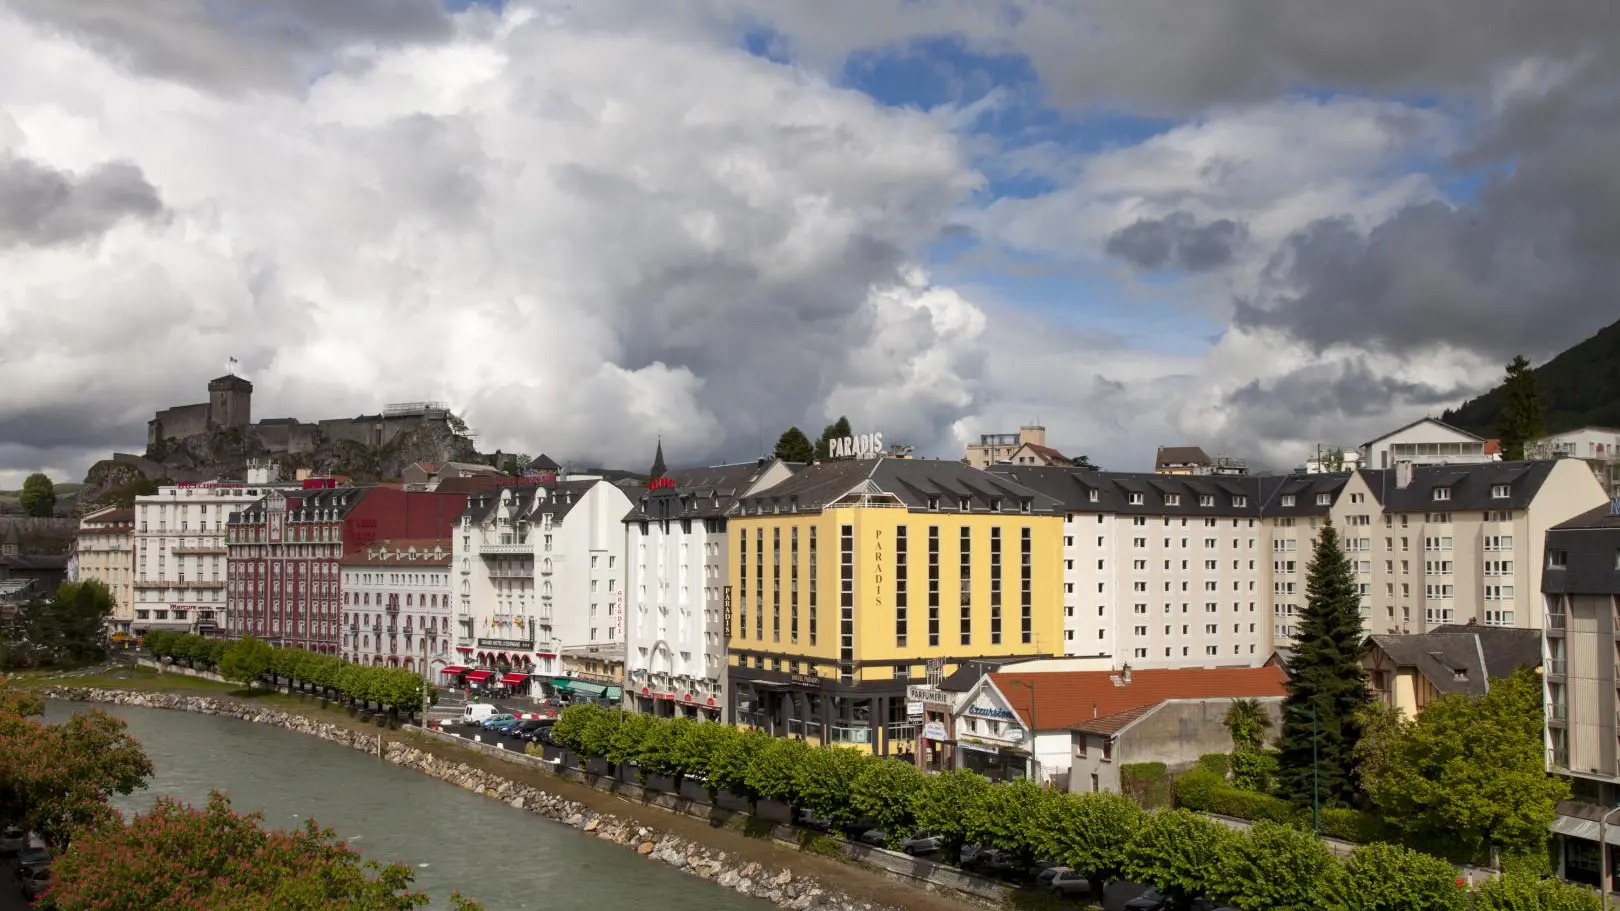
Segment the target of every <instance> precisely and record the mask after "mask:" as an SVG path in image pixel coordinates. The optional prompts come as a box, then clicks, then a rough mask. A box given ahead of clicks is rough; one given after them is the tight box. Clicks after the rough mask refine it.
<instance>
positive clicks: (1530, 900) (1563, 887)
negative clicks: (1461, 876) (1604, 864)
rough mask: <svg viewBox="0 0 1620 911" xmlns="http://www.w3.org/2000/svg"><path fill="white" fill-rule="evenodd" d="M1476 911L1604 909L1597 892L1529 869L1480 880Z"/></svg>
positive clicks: (1475, 902)
mask: <svg viewBox="0 0 1620 911" xmlns="http://www.w3.org/2000/svg"><path fill="white" fill-rule="evenodd" d="M1474 908H1475V911H1602V909H1603V899H1602V898H1600V897H1598V894H1597V893H1596V892H1593V891H1592V890H1591V889H1588V888H1585V887H1584V886H1577V885H1575V884H1574V883H1566V882H1560V881H1559V880H1556V879H1543V878H1541V877H1539V876H1534V875H1531V874H1528V873H1503V874H1502V875H1501V876H1493V877H1491V878H1490V879H1488V880H1486V881H1485V882H1483V883H1481V884H1480V887H1479V891H1478V892H1477V893H1476V894H1475V901H1474Z"/></svg>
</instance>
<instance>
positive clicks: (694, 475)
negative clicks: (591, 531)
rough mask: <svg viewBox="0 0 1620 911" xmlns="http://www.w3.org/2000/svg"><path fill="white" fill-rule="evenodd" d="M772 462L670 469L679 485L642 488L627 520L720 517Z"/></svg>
mask: <svg viewBox="0 0 1620 911" xmlns="http://www.w3.org/2000/svg"><path fill="white" fill-rule="evenodd" d="M772 464H773V463H772V462H770V461H766V462H765V463H764V464H761V463H760V462H757V461H755V462H737V463H735V464H731V465H714V466H711V467H708V468H686V469H682V470H680V471H671V472H668V473H666V474H665V475H664V477H666V478H668V479H670V480H671V481H674V482H675V488H674V489H673V490H671V489H668V488H665V489H661V490H642V491H641V492H640V494H639V495H637V496H639V502H637V503H636V505H635V506H634V507H633V508H632V509H631V510H630V511H629V512H628V513H625V516H624V521H626V522H641V521H658V520H663V519H718V518H720V517H722V516H724V515H725V514H726V513H727V512H729V511H730V510H731V508H732V507H733V506H735V505H736V503H737V498H738V497H740V496H742V494H743V492H744V491H746V490H748V488H749V487H751V486H753V484H754V482H755V481H757V480H759V476H760V475H762V474H764V473H765V471H766V469H768V468H770V467H771V465H772ZM784 464H787V463H784Z"/></svg>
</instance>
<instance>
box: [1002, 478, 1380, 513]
mask: <svg viewBox="0 0 1620 911" xmlns="http://www.w3.org/2000/svg"><path fill="white" fill-rule="evenodd" d="M988 470H989V471H991V472H993V473H995V474H999V475H1003V476H1005V477H1007V478H1008V479H1010V480H1012V481H1014V482H1015V483H1018V484H1022V485H1024V486H1026V487H1030V488H1033V489H1035V490H1038V491H1040V492H1041V493H1043V494H1045V495H1046V496H1049V497H1052V498H1054V499H1056V500H1058V501H1059V502H1061V503H1063V505H1064V509H1065V510H1066V511H1068V512H1075V513H1114V514H1122V515H1141V516H1185V517H1188V518H1202V517H1206V516H1222V517H1242V516H1247V517H1251V518H1259V517H1273V516H1322V515H1326V514H1327V512H1328V509H1329V508H1330V507H1331V505H1332V503H1333V502H1334V501H1336V500H1337V499H1338V497H1339V493H1340V491H1342V490H1343V489H1344V485H1345V484H1346V483H1347V482H1348V481H1349V479H1350V475H1349V474H1348V473H1344V474H1313V475H1306V474H1300V475H1281V476H1276V477H1264V476H1259V475H1168V474H1148V473H1141V472H1124V471H1089V470H1085V469H1079V468H1060V467H1052V468H1046V467H1041V466H1027V465H992V466H991V467H990V468H989V469H988ZM1094 492H1095V494H1096V496H1095V498H1093V496H1092V495H1093V493H1094ZM1132 494H1141V500H1142V502H1141V503H1139V504H1137V503H1132V502H1131V495H1132ZM1320 494H1326V495H1327V497H1328V502H1327V503H1318V502H1317V496H1318V495H1320ZM1290 496H1291V497H1293V498H1294V499H1293V505H1285V504H1287V503H1288V499H1287V498H1288V497H1290ZM1206 503H1207V504H1208V505H1204V504H1206Z"/></svg>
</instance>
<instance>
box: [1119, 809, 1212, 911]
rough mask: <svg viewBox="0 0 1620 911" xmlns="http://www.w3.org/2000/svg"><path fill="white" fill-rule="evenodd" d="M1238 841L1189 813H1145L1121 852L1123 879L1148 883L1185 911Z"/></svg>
mask: <svg viewBox="0 0 1620 911" xmlns="http://www.w3.org/2000/svg"><path fill="white" fill-rule="evenodd" d="M1236 837H1237V836H1236V834H1235V833H1234V832H1233V831H1232V830H1231V829H1228V828H1227V827H1226V826H1224V825H1222V824H1221V823H1218V822H1216V821H1214V820H1213V819H1210V818H1208V817H1206V816H1200V815H1199V814H1197V813H1194V812H1192V811H1190V810H1159V811H1158V812H1155V813H1149V814H1148V816H1147V819H1146V820H1144V821H1143V823H1142V826H1141V827H1140V828H1139V829H1137V831H1136V836H1135V837H1134V838H1132V839H1131V841H1130V844H1128V845H1126V847H1125V865H1124V866H1125V875H1126V876H1127V877H1129V878H1130V879H1132V880H1133V881H1136V882H1144V883H1151V884H1152V885H1154V886H1157V887H1158V888H1159V890H1160V891H1162V892H1163V893H1164V894H1165V895H1168V896H1169V897H1170V899H1171V900H1172V901H1173V902H1175V903H1176V907H1179V908H1184V907H1187V905H1188V904H1189V903H1190V902H1191V900H1192V899H1194V898H1197V897H1198V896H1200V895H1203V894H1204V893H1205V892H1208V891H1209V890H1210V887H1211V886H1212V885H1214V884H1215V881H1216V880H1215V861H1216V858H1218V857H1220V856H1222V855H1223V854H1224V853H1225V852H1226V851H1227V844H1228V842H1230V841H1232V840H1233V839H1235V838H1236Z"/></svg>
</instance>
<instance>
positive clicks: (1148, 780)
mask: <svg viewBox="0 0 1620 911" xmlns="http://www.w3.org/2000/svg"><path fill="white" fill-rule="evenodd" d="M1119 789H1120V790H1121V791H1123V792H1125V793H1126V794H1129V795H1130V796H1131V797H1132V798H1133V799H1135V800H1136V802H1137V803H1139V804H1141V805H1142V806H1144V807H1146V808H1148V809H1150V810H1151V809H1154V808H1157V807H1168V806H1170V798H1171V790H1170V770H1169V768H1168V767H1167V766H1166V765H1165V764H1164V763H1162V762H1128V763H1126V764H1124V765H1122V766H1120V767H1119Z"/></svg>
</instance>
